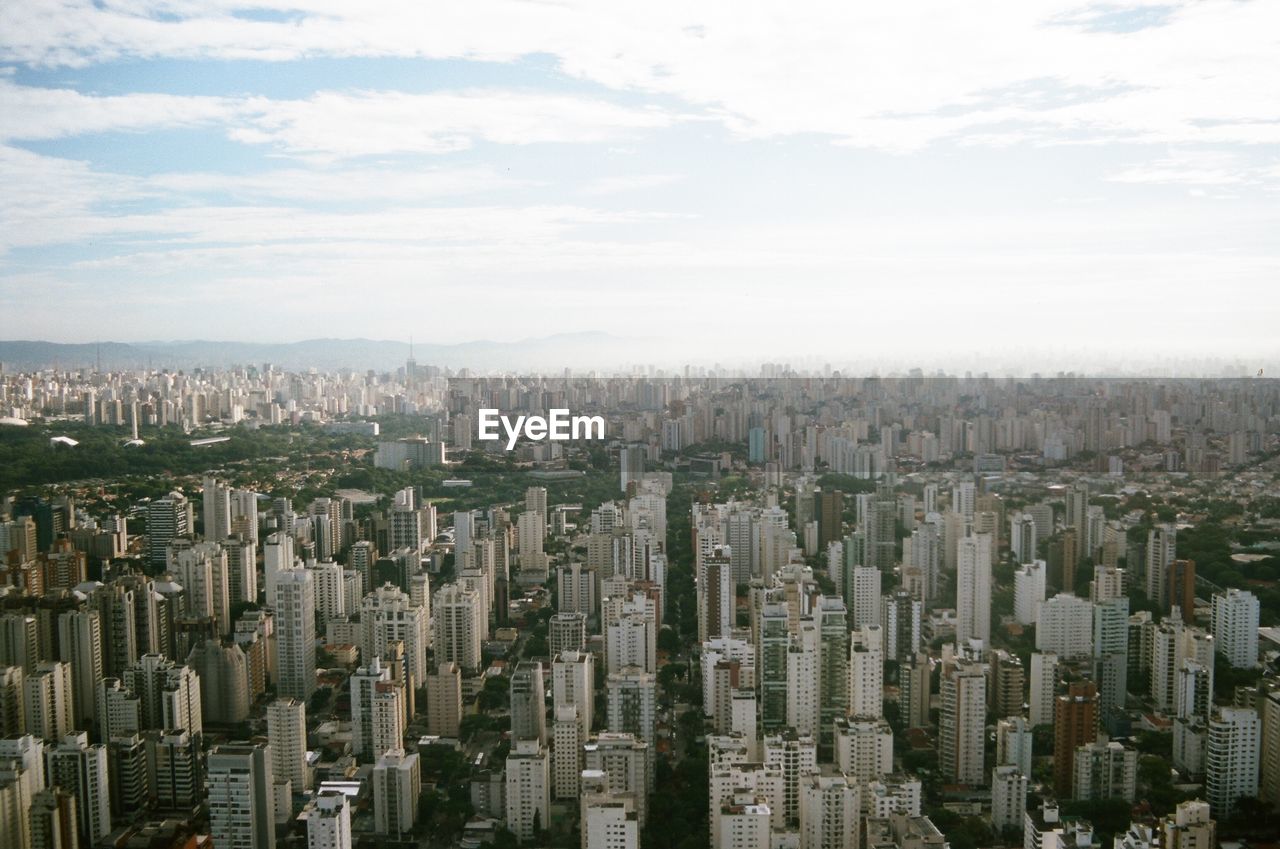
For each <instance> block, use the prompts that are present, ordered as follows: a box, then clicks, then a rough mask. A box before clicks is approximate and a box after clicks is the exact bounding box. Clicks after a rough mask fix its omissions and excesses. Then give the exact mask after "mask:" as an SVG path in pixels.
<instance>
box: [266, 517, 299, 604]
mask: <svg viewBox="0 0 1280 849" xmlns="http://www.w3.org/2000/svg"><path fill="white" fill-rule="evenodd" d="M294 566H295V564H294V554H293V537H292V536H291V535H289V534H288V533H285V532H282V531H281V532H276V533H274V534H271V535H270V536H268V537H267V539H266V542H265V543H263V546H262V575H263V582H264V586H265V588H266V594H265V595H266V599H267V604H269V605H270V604H274V603H275V598H276V578H277V577H278V576H279V575H280V574H281V573H283V572H285V571H288V570H290V569H293V568H294Z"/></svg>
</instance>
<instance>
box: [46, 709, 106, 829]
mask: <svg viewBox="0 0 1280 849" xmlns="http://www.w3.org/2000/svg"><path fill="white" fill-rule="evenodd" d="M44 762H45V766H44V771H45V779H46V781H48V782H49V785H50V786H51V787H61V788H62V789H63V790H66V791H67V792H69V793H70V794H71V795H72V796H73V797H75V800H76V822H77V824H78V831H79V834H80V839H81V841H83V844H84V845H93V844H96V843H97V842H98V841H99V840H102V839H103V838H104V837H106V836H107V835H108V834H109V833H110V832H111V781H110V778H109V777H108V770H107V747H106V746H104V745H102V744H96V745H92V746H91V745H89V735H87V734H85V733H84V732H80V733H77V734H68V735H67V736H66V737H64V738H62V740H60V741H59V742H58V743H57V745H55V746H53V747H51V748H49V749H46V750H45V755H44Z"/></svg>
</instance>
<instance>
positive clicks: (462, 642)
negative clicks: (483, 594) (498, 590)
mask: <svg viewBox="0 0 1280 849" xmlns="http://www.w3.org/2000/svg"><path fill="white" fill-rule="evenodd" d="M431 606H432V610H433V611H434V616H433V617H432V624H433V626H434V628H435V634H434V636H433V643H432V645H433V646H434V649H435V656H436V659H437V660H439V661H441V662H446V663H456V664H458V666H459V667H460V668H462V669H463V670H464V671H474V670H476V669H478V668H479V666H480V633H481V624H482V623H481V621H480V617H481V613H480V595H479V593H477V592H475V591H473V590H468V589H466V588H464V587H463V586H461V585H460V584H445V585H444V586H443V587H441V588H440V589H438V590H436V594H435V596H434V598H433V599H432V604H431Z"/></svg>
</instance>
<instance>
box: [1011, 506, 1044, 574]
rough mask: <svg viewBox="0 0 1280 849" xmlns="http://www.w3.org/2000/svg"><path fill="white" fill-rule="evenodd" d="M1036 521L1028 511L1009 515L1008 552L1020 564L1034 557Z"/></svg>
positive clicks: (1032, 559)
mask: <svg viewBox="0 0 1280 849" xmlns="http://www.w3.org/2000/svg"><path fill="white" fill-rule="evenodd" d="M1037 542H1038V538H1037V537H1036V523H1035V519H1033V518H1032V517H1031V514H1030V513H1021V512H1019V513H1014V514H1013V515H1011V516H1010V517H1009V553H1010V555H1012V557H1013V561H1014V562H1015V563H1018V564H1020V565H1025V564H1027V563H1031V562H1032V561H1034V560H1035V559H1036V551H1037V549H1036V543H1037Z"/></svg>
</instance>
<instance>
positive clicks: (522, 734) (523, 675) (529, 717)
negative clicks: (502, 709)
mask: <svg viewBox="0 0 1280 849" xmlns="http://www.w3.org/2000/svg"><path fill="white" fill-rule="evenodd" d="M510 689H511V738H512V739H513V740H537V741H538V742H539V743H542V744H543V745H544V746H545V745H546V743H547V703H546V685H545V684H544V683H543V676H542V664H541V663H538V662H536V661H521V662H520V663H517V664H516V668H515V672H513V673H512V675H511V684H510Z"/></svg>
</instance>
